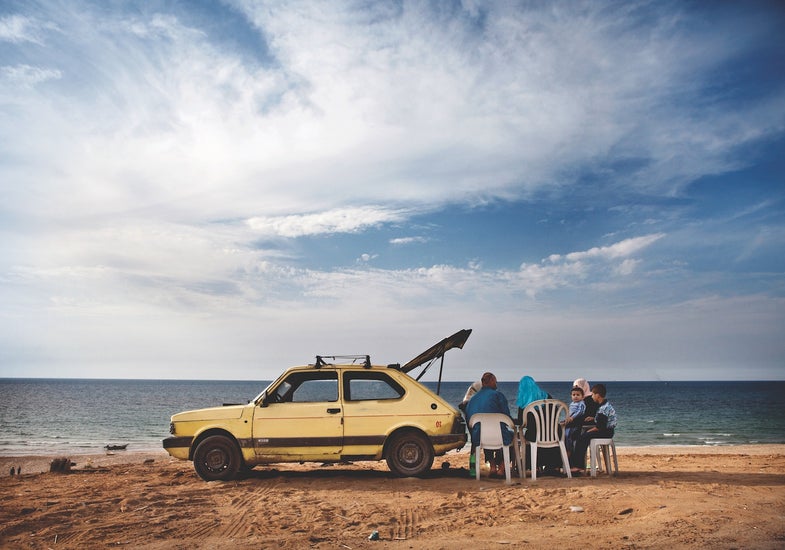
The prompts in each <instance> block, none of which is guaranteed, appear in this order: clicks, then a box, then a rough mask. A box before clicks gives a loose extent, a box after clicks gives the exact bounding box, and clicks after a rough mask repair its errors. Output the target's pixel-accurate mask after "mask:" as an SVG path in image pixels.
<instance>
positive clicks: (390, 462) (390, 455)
mask: <svg viewBox="0 0 785 550" xmlns="http://www.w3.org/2000/svg"><path fill="white" fill-rule="evenodd" d="M386 458H387V466H389V468H390V470H392V472H393V473H395V474H397V475H399V476H403V477H408V476H418V475H420V474H422V473H424V472H426V471H428V470H430V468H431V465H432V464H433V447H432V446H431V442H430V441H428V438H427V437H425V436H424V435H422V434H420V433H417V432H408V433H401V434H397V435H395V436H393V439H392V441H390V444H389V446H388V448H387V457H386Z"/></svg>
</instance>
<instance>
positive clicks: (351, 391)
mask: <svg viewBox="0 0 785 550" xmlns="http://www.w3.org/2000/svg"><path fill="white" fill-rule="evenodd" d="M404 393H405V390H404V389H403V388H402V387H401V386H400V385H399V384H398V383H397V382H396V381H395V380H393V379H392V378H390V377H389V376H387V375H386V374H384V373H381V372H347V373H344V397H345V399H346V400H347V401H368V400H380V399H398V398H400V397H402V396H403V394H404Z"/></svg>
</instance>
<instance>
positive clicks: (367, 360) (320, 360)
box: [314, 355, 371, 369]
mask: <svg viewBox="0 0 785 550" xmlns="http://www.w3.org/2000/svg"><path fill="white" fill-rule="evenodd" d="M325 359H332V360H333V361H335V360H336V359H351V364H352V365H353V364H355V363H356V362H357V361H362V362H363V366H364V367H365V368H366V369H370V368H371V356H370V355H317V356H316V364H315V365H314V366H315V367H316V368H317V369H319V368H322V367H323V366H325V365H330V364H332V363H327V362H326V361H325Z"/></svg>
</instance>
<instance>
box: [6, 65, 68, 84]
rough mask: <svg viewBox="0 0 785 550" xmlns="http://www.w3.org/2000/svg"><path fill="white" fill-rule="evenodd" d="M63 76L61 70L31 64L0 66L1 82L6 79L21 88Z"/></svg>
mask: <svg viewBox="0 0 785 550" xmlns="http://www.w3.org/2000/svg"><path fill="white" fill-rule="evenodd" d="M62 76H63V75H62V73H61V72H60V71H59V70H56V69H45V68H43V67H31V66H30V65H15V66H5V67H0V82H3V81H6V82H7V84H9V85H14V86H19V87H21V88H25V87H29V86H35V85H36V84H39V83H41V82H46V81H47V80H58V79H60V78H62Z"/></svg>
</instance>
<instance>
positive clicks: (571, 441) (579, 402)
mask: <svg viewBox="0 0 785 550" xmlns="http://www.w3.org/2000/svg"><path fill="white" fill-rule="evenodd" d="M570 398H571V399H572V402H571V403H570V415H569V416H568V417H567V418H565V419H564V422H562V426H566V427H567V428H566V429H565V431H564V442H565V443H566V444H567V456H571V455H572V450H573V448H574V447H575V441H576V440H577V439H578V436H579V435H580V434H581V426H580V424H581V423H582V422H581V421H580V420H582V419H583V415H584V413H585V412H586V404H585V403H584V402H583V388H581V387H578V386H575V387H573V388H572V390H571V391H570ZM576 420H579V421H577V422H576Z"/></svg>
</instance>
